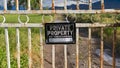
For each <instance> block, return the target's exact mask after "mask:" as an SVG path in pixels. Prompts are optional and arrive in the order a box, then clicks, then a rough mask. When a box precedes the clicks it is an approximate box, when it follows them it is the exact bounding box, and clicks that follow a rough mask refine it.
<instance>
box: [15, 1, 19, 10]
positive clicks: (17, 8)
mask: <svg viewBox="0 0 120 68" xmlns="http://www.w3.org/2000/svg"><path fill="white" fill-rule="evenodd" d="M16 10H17V11H18V10H19V2H18V0H16Z"/></svg>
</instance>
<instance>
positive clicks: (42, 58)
mask: <svg viewBox="0 0 120 68" xmlns="http://www.w3.org/2000/svg"><path fill="white" fill-rule="evenodd" d="M42 30H43V29H42V28H40V64H41V65H40V68H44V53H43V52H44V51H43V50H44V46H43V36H42Z"/></svg>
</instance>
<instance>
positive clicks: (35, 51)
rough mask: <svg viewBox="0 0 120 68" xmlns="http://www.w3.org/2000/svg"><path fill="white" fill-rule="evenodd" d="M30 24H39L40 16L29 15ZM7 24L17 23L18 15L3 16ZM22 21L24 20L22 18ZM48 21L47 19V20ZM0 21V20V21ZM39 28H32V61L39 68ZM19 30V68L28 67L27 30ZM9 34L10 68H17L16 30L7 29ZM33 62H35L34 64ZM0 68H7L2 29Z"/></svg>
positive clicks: (0, 36) (2, 30)
mask: <svg viewBox="0 0 120 68" xmlns="http://www.w3.org/2000/svg"><path fill="white" fill-rule="evenodd" d="M28 16H29V17H30V22H32V23H35V22H37V23H41V21H42V20H41V17H42V15H37V14H30V15H28ZM5 17H6V22H7V23H17V22H18V20H17V17H18V15H8V14H7V15H5ZM22 19H23V21H24V20H25V19H24V18H22ZM47 19H48V18H47ZM0 20H1V19H0ZM39 29H40V28H32V29H31V31H32V59H33V66H35V65H37V67H40V61H39V60H40V54H39V53H40V52H39V50H40V34H39V33H40V30H39ZM19 30H20V55H21V56H20V64H21V68H27V67H28V53H29V51H28V30H27V28H19ZM8 32H9V43H10V59H11V62H10V63H11V68H17V49H16V44H17V43H16V29H15V28H8ZM34 62H36V63H35V64H34ZM0 68H7V59H6V44H5V34H4V28H0Z"/></svg>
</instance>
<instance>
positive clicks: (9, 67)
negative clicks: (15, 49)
mask: <svg viewBox="0 0 120 68" xmlns="http://www.w3.org/2000/svg"><path fill="white" fill-rule="evenodd" d="M5 43H6V55H7V68H11V64H10V47H9V36H8V28H5Z"/></svg>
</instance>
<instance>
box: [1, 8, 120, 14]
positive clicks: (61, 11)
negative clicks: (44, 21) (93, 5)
mask: <svg viewBox="0 0 120 68" xmlns="http://www.w3.org/2000/svg"><path fill="white" fill-rule="evenodd" d="M65 9H66V8H65ZM53 13H56V14H67V13H75V14H80V13H81V14H82V13H120V10H115V9H104V12H103V11H102V10H54V12H53V10H29V11H28V10H19V11H15V10H7V11H3V10H0V14H53Z"/></svg>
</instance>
